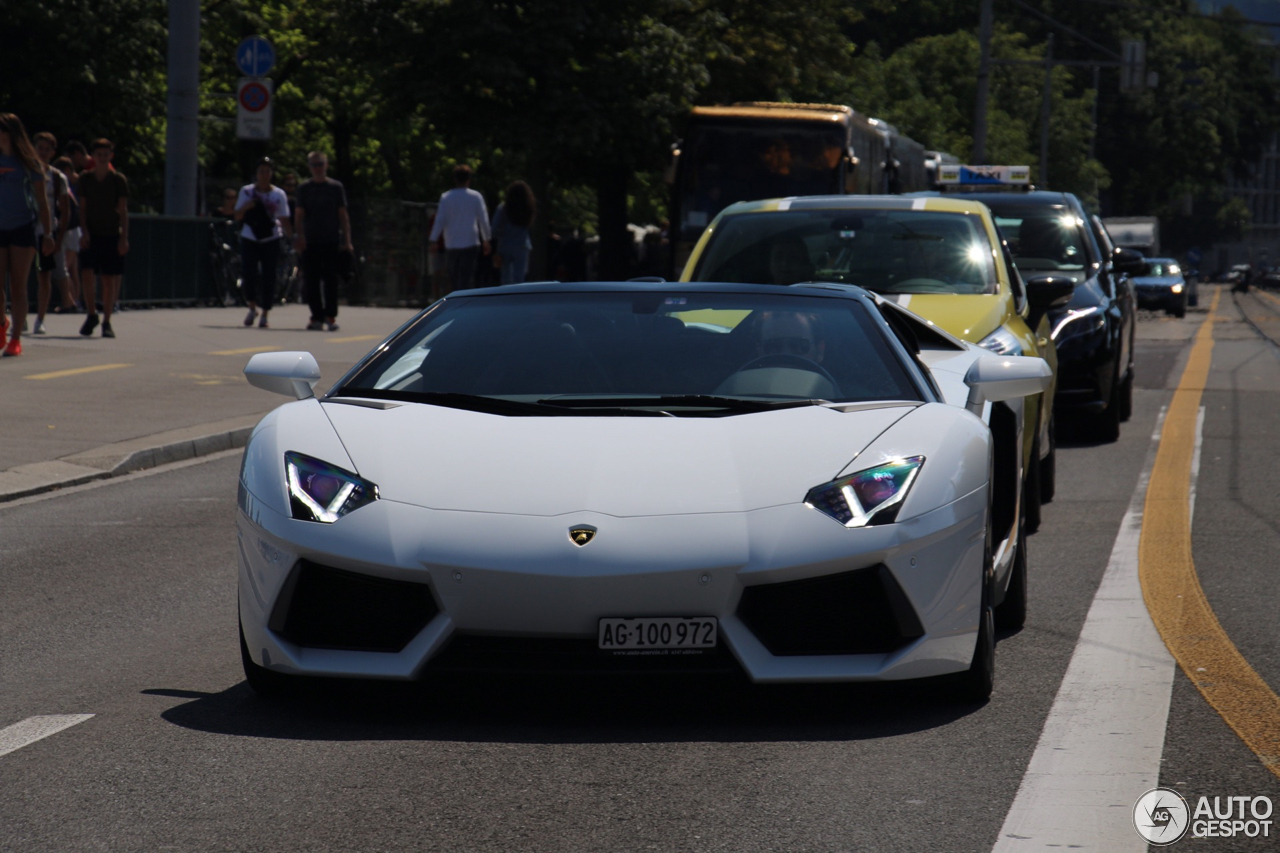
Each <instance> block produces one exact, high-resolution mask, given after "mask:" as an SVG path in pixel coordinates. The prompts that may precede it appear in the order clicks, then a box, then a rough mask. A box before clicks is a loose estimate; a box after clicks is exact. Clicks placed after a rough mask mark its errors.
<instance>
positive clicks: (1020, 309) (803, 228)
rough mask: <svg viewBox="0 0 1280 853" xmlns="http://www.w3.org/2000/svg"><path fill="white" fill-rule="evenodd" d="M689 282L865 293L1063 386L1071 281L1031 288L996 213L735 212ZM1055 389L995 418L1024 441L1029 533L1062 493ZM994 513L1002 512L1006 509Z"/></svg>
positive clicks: (706, 236) (921, 205) (914, 204)
mask: <svg viewBox="0 0 1280 853" xmlns="http://www.w3.org/2000/svg"><path fill="white" fill-rule="evenodd" d="M681 281H720V282H730V283H753V284H796V283H799V282H810V281H820V282H833V283H838V284H853V285H858V286H859V287H862V288H865V289H866V290H869V291H871V292H873V293H876V294H879V295H880V296H882V297H883V298H885V299H887V300H890V301H893V302H896V303H897V304H898V305H899V306H901V307H903V308H906V309H908V310H909V311H911V312H913V313H915V314H917V315H919V316H921V317H923V318H924V319H925V320H927V321H929V322H930V323H931V324H933V325H936V326H938V327H940V328H941V329H942V330H944V331H946V332H949V333H950V334H952V335H954V336H955V337H958V338H960V339H962V340H965V341H969V342H970V343H974V344H977V345H979V346H981V347H985V348H986V349H989V350H991V351H992V352H995V353H999V354H1002V355H1028V356H1040V357H1042V358H1044V359H1045V360H1046V361H1048V362H1049V364H1050V365H1051V366H1052V367H1053V369H1054V373H1055V387H1056V374H1057V361H1058V359H1057V351H1056V349H1055V347H1054V344H1053V341H1052V338H1051V336H1050V328H1049V322H1048V319H1047V316H1046V315H1047V312H1048V310H1049V308H1050V307H1051V306H1052V305H1056V304H1058V303H1060V302H1063V301H1064V300H1065V299H1067V298H1069V297H1070V294H1071V292H1072V283H1071V282H1070V280H1069V279H1066V278H1063V279H1061V280H1058V279H1056V278H1053V277H1047V278H1039V279H1037V280H1036V281H1035V282H1034V285H1033V286H1032V287H1030V288H1029V287H1028V286H1027V284H1025V283H1024V282H1023V280H1022V278H1021V277H1020V276H1019V275H1018V272H1017V270H1016V268H1015V267H1014V265H1013V261H1012V258H1011V257H1010V255H1009V252H1008V250H1007V247H1006V246H1005V245H1004V243H1003V242H1002V241H1001V239H1000V236H999V232H998V231H997V230H996V225H995V221H994V220H993V218H992V215H991V212H990V210H989V209H988V208H987V206H986V205H985V204H983V203H981V202H978V201H969V200H957V199H951V198H945V197H942V198H904V197H902V196H850V195H840V196H806V197H797V198H784V199H769V200H765V201H753V202H741V203H738V204H734V205H731V206H730V207H727V208H725V210H724V211H723V212H721V213H720V214H719V215H718V216H717V217H716V218H715V220H714V221H713V222H712V223H711V225H710V227H708V228H707V230H706V231H705V232H704V233H703V235H702V238H701V239H700V240H699V241H698V243H697V245H696V246H695V247H694V250H693V254H692V255H691V256H690V257H689V261H688V263H687V264H686V265H685V267H684V271H683V273H682V275H681ZM1053 391H1054V388H1053V387H1051V388H1050V390H1049V391H1047V392H1046V393H1045V394H1043V395H1040V396H1035V397H1027V398H1026V400H1025V402H1024V404H1023V405H1022V406H1021V407H1017V408H1018V409H1019V410H1018V411H1013V410H1010V411H1009V412H1008V415H1009V416H1011V417H1012V419H1013V421H1014V422H1013V423H1010V424H1004V423H1002V421H1003V419H1005V417H1006V415H1005V414H1002V413H1000V412H993V413H992V418H991V421H990V423H991V428H992V431H993V433H995V432H997V431H1007V432H1008V433H1009V434H1010V435H1012V436H1015V437H1016V436H1021V442H1022V453H1021V454H1016V455H1019V456H1021V459H1020V461H1019V464H1018V465H1017V468H1018V469H1019V470H1018V472H1017V474H1016V480H1017V483H1018V488H1017V489H1016V491H1017V492H1020V493H1021V497H1020V499H1015V500H1014V501H1013V506H1014V507H1017V508H1018V510H1013V509H1012V508H1010V509H1008V510H1006V512H1012V513H1013V516H1014V518H1016V517H1018V516H1022V517H1024V518H1025V521H1026V529H1027V532H1031V531H1034V530H1035V529H1036V528H1037V527H1038V526H1039V522H1040V504H1041V502H1042V501H1048V500H1051V499H1052V497H1053V491H1054V479H1055V476H1054V468H1055V462H1054V460H1055V456H1056V454H1055V448H1054V425H1053V418H1052V415H1053ZM1001 405H1002V406H1003V405H1004V404H1001ZM996 438H997V440H999V436H996ZM1014 440H1016V438H1015V439H1014ZM997 467H1000V463H999V459H997ZM996 476H997V478H999V476H1000V471H997V472H996ZM994 511H995V512H996V514H997V515H1000V514H1001V508H1000V507H999V506H996V507H995V508H994Z"/></svg>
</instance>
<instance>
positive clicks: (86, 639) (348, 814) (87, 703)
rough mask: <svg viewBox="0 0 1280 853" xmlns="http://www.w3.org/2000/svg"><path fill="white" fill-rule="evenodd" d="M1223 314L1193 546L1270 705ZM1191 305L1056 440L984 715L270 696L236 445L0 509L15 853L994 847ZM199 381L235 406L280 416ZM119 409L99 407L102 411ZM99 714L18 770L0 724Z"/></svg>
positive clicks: (652, 688)
mask: <svg viewBox="0 0 1280 853" xmlns="http://www.w3.org/2000/svg"><path fill="white" fill-rule="evenodd" d="M1203 304H1205V301H1204V296H1203V289H1202V305H1203ZM1219 313H1220V314H1221V315H1222V316H1221V321H1220V322H1218V323H1216V324H1215V338H1216V339H1217V345H1216V348H1215V350H1214V354H1213V367H1212V370H1211V372H1210V379H1209V383H1208V386H1209V387H1208V389H1207V390H1206V392H1205V395H1204V398H1203V406H1204V409H1205V417H1204V427H1203V447H1202V453H1201V467H1200V472H1199V476H1198V480H1197V485H1196V499H1195V501H1196V502H1195V515H1194V524H1193V528H1192V545H1193V550H1194V554H1195V562H1196V568H1197V571H1198V572H1199V575H1200V578H1201V582H1202V584H1203V586H1204V588H1205V592H1206V594H1207V596H1208V598H1209V600H1210V603H1211V604H1212V606H1213V608H1214V610H1215V612H1216V613H1217V614H1218V617H1219V619H1220V620H1221V622H1222V624H1223V627H1224V628H1225V629H1226V631H1227V633H1228V635H1229V636H1230V637H1231V638H1232V640H1233V641H1234V642H1235V643H1236V645H1237V647H1238V648H1239V649H1240V651H1241V653H1242V654H1243V655H1244V656H1245V657H1246V659H1247V660H1248V661H1249V663H1250V664H1251V665H1252V666H1253V668H1254V669H1255V670H1256V671H1257V672H1258V673H1259V675H1261V676H1262V677H1263V678H1264V679H1265V680H1266V681H1267V683H1269V684H1270V685H1271V686H1272V688H1273V689H1275V688H1277V687H1280V638H1277V632H1276V630H1275V626H1276V624H1277V620H1276V615H1275V614H1276V613H1277V612H1280V583H1277V577H1276V571H1277V563H1278V561H1277V560H1276V558H1275V556H1274V555H1275V554H1277V553H1280V526H1278V525H1277V523H1276V519H1277V518H1280V514H1278V510H1280V489H1277V487H1276V486H1275V482H1276V478H1275V474H1276V471H1277V465H1276V462H1277V459H1276V455H1277V450H1276V445H1275V441H1274V438H1273V425H1274V424H1275V423H1276V421H1277V416H1278V415H1280V411H1278V408H1280V394H1277V391H1278V390H1280V358H1278V357H1277V355H1276V350H1275V348H1274V347H1272V346H1271V345H1270V344H1267V343H1264V342H1262V341H1261V340H1260V339H1259V338H1258V336H1257V334H1256V332H1254V330H1253V329H1252V328H1251V327H1249V326H1247V325H1246V324H1244V323H1243V322H1241V321H1240V319H1239V314H1238V312H1236V311H1235V308H1234V306H1233V305H1232V304H1231V303H1230V301H1229V300H1224V301H1223V303H1222V304H1221V306H1220V309H1219ZM1204 317H1205V314H1204V312H1203V310H1201V311H1199V312H1195V313H1193V314H1190V315H1188V317H1187V318H1186V319H1185V320H1173V319H1171V318H1163V317H1160V316H1157V315H1155V314H1144V315H1143V317H1142V321H1141V323H1140V334H1139V337H1140V341H1139V346H1138V388H1137V390H1136V393H1135V406H1134V413H1133V417H1132V419H1131V420H1130V421H1129V422H1128V423H1127V424H1125V426H1124V429H1123V432H1122V435H1121V439H1120V441H1118V442H1116V443H1115V444H1111V445H1100V446H1094V445H1087V444H1080V443H1071V442H1069V441H1068V442H1065V443H1064V444H1063V445H1062V446H1060V448H1059V454H1060V455H1059V459H1058V489H1057V498H1056V499H1055V500H1054V501H1053V503H1052V504H1049V505H1047V506H1046V507H1045V510H1044V522H1043V526H1042V528H1041V530H1040V532H1039V533H1037V534H1036V535H1035V536H1033V537H1032V538H1031V540H1030V546H1029V553H1030V558H1031V561H1030V577H1031V585H1030V608H1029V611H1030V615H1029V619H1028V624H1027V627H1026V628H1025V629H1023V630H1022V631H1021V632H1018V633H1016V634H1012V635H1007V636H1003V637H1001V639H1000V643H999V647H998V652H997V688H996V693H995V696H994V698H993V699H992V700H991V702H989V703H988V704H986V705H984V706H982V707H956V706H949V705H945V704H942V703H939V702H938V701H937V697H936V696H935V695H934V694H933V691H932V689H931V688H930V687H928V686H923V687H922V686H915V685H892V686H873V687H857V686H824V687H799V688H797V687H768V688H759V687H751V686H749V685H743V684H740V683H737V682H732V681H710V682H708V681H698V682H685V681H680V682H654V681H643V680H641V681H635V680H625V681H605V682H599V681H556V682H545V681H534V680H515V681H503V682H500V683H474V682H465V681H464V682H459V681H452V682H433V683H430V684H427V685H422V686H416V687H411V688H403V687H395V688H384V687H352V688H349V689H345V690H337V691H325V692H323V693H319V694H316V695H313V696H308V697H306V698H304V699H302V700H299V701H292V702H285V703H278V702H267V701H263V700H260V699H259V698H257V697H256V696H255V695H254V694H253V693H252V691H250V690H249V688H248V687H247V685H246V684H245V683H244V681H243V676H242V673H241V671H240V662H239V656H238V652H237V647H236V633H235V618H236V617H235V591H234V590H235V555H234V541H235V537H234V532H233V528H232V523H231V520H232V515H233V512H234V499H235V480H236V469H237V465H238V463H239V456H238V453H236V452H235V451H231V452H227V453H223V454H221V455H218V456H213V457H207V458H205V459H201V460H195V461H193V462H187V463H180V464H179V465H176V466H169V467H167V468H160V469H155V470H154V471H149V472H145V473H142V474H135V475H130V476H127V477H122V478H117V479H112V480H106V481H101V482H98V483H93V484H90V485H88V486H81V487H77V488H73V489H66V490H63V491H60V492H55V493H52V494H48V495H44V496H41V497H39V498H33V499H26V500H22V501H16V502H11V503H8V504H0V851H14V853H29V851H30V853H34V852H35V851H59V852H60V851H69V850H75V851H99V850H102V851H157V850H181V851H266V850H271V851H354V850H359V851H384V850H385V851H400V850H406V851H408V850H414V851H425V850H433V851H434V850H439V851H490V850H493V851H497V850H502V851H506V850H520V851H621V850H659V851H704V850H705V851H722V850H723V851H870V850H877V851H879V850H885V851H898V850H902V851H920V850H945V851H989V850H991V849H992V847H993V845H995V844H996V843H997V841H998V840H1000V834H1001V828H1002V824H1003V822H1004V820H1005V817H1006V815H1007V813H1008V812H1009V810H1010V806H1011V803H1013V801H1014V799H1015V796H1016V795H1017V793H1018V790H1019V786H1020V785H1021V784H1022V783H1023V779H1024V774H1025V772H1026V770H1027V768H1028V764H1029V762H1030V761H1031V758H1032V755H1033V753H1034V752H1035V751H1036V748H1037V743H1038V741H1039V739H1040V737H1041V732H1042V729H1044V727H1045V722H1046V719H1047V716H1048V715H1049V713H1050V710H1051V708H1053V707H1054V700H1055V696H1056V694H1057V693H1058V689H1059V685H1060V684H1061V682H1062V680H1063V676H1064V673H1065V672H1066V671H1067V667H1068V663H1069V662H1070V661H1071V658H1072V655H1073V652H1074V651H1075V650H1076V648H1077V641H1078V637H1079V635H1080V632H1081V627H1082V625H1083V624H1084V622H1085V618H1086V615H1087V614H1088V613H1089V611H1090V607H1091V604H1092V603H1093V601H1094V596H1095V593H1096V592H1097V590H1098V587H1099V582H1100V580H1101V579H1102V577H1103V573H1104V570H1105V569H1106V567H1107V563H1108V559H1109V556H1110V555H1111V552H1112V549H1113V545H1114V543H1115V541H1116V538H1117V535H1118V533H1120V527H1121V520H1122V518H1123V517H1124V515H1125V512H1126V509H1127V508H1128V507H1129V504H1130V501H1131V499H1132V497H1133V494H1134V491H1135V488H1137V487H1138V485H1139V481H1140V479H1141V475H1142V472H1143V470H1144V465H1145V464H1147V460H1148V457H1149V455H1150V451H1151V448H1152V435H1153V433H1155V431H1156V429H1157V424H1158V420H1159V418H1160V415H1161V411H1162V409H1163V407H1165V406H1167V405H1168V403H1169V401H1170V399H1171V396H1172V390H1173V388H1174V387H1176V385H1177V383H1178V381H1179V378H1180V376H1181V370H1182V366H1183V365H1184V364H1185V363H1186V360H1187V355H1188V350H1189V346H1190V341H1191V337H1192V335H1193V334H1194V333H1195V331H1196V330H1197V328H1198V327H1199V325H1200V324H1201V322H1202V321H1203V319H1204ZM274 319H275V316H274V315H273V320H274ZM116 326H117V331H118V332H119V333H121V335H122V338H123V337H124V334H123V330H124V329H125V328H127V325H126V323H125V322H124V320H122V321H121V322H119V323H117V324H116ZM253 331H254V332H256V331H257V330H253ZM227 333H228V334H230V333H231V331H230V330H228V332H227ZM219 334H221V333H219ZM266 334H273V335H274V334H277V333H276V331H275V330H271V331H270V332H267V333H266ZM279 334H281V335H284V334H287V333H285V332H280V333H279ZM73 343H74V342H73ZM81 343H82V342H81ZM94 343H98V342H97V341H96V340H95V341H94ZM108 343H110V342H108ZM206 343H208V344H209V345H206ZM72 345H73V344H71V343H69V344H67V346H68V347H70V346H72ZM213 345H216V346H223V345H222V344H221V343H217V344H213V342H206V341H201V342H200V343H199V344H198V345H197V344H192V345H191V347H190V349H191V350H193V352H192V353H189V354H188V355H190V357H191V358H193V359H194V358H196V357H197V355H199V354H200V353H207V352H209V351H211V346H213ZM248 345H249V344H246V346H248ZM333 346H335V347H337V346H341V345H338V344H335V345H333ZM363 346H365V347H367V346H369V342H365V343H364V344H363ZM200 347H203V349H200ZM175 348H176V346H175ZM225 348H227V349H230V348H233V347H225ZM198 349H199V353H197V352H194V351H195V350H198ZM357 349H358V348H357ZM29 351H37V347H35V346H33V347H31V348H30V350H29ZM358 354H359V352H358V351H356V352H353V353H351V354H350V356H349V358H354V357H355V356H356V355H358ZM242 357H243V356H242ZM24 358H25V356H24ZM175 358H176V357H175ZM330 361H332V362H337V361H339V359H332V360H330ZM340 366H341V365H340V364H336V363H335V364H333V367H334V368H335V369H337V368H339V367H340ZM3 367H5V368H9V367H10V365H3ZM325 367H326V374H327V375H329V367H330V364H325ZM124 371H125V369H123V368H122V369H120V375H121V376H124V375H125V374H124ZM163 372H164V371H163V370H162V369H161V368H160V367H159V366H156V368H155V371H154V375H156V376H160V375H161V374H162V373H163ZM167 372H168V373H170V374H172V373H177V372H186V369H185V368H182V367H172V368H169V369H168V370H167ZM223 372H225V373H227V374H228V375H231V373H232V371H231V370H230V369H229V368H228V370H226V371H220V372H219V375H221V374H222V373H223ZM108 373H109V371H103V372H102V373H101V374H100V376H102V377H105V376H107V374H108ZM333 375H334V376H336V374H333ZM170 378H172V377H170ZM103 381H104V382H105V379H104V380H103ZM122 385H123V383H122ZM211 387H214V388H215V389H216V390H217V394H218V395H219V396H218V401H219V402H218V406H217V410H218V412H219V413H222V412H225V411H227V410H228V408H232V409H237V411H243V412H248V413H251V412H253V411H254V407H257V408H259V409H265V408H267V407H269V405H270V403H271V402H273V401H272V400H271V399H270V398H269V397H266V396H265V395H263V394H262V392H259V391H256V390H254V389H250V388H248V387H247V386H238V385H233V384H230V383H228V384H227V385H226V386H225V387H223V386H211ZM174 393H178V392H174ZM200 393H202V392H200V391H199V390H198V389H189V390H188V393H187V396H189V397H195V396H198V395H199V394H200ZM127 397H128V395H123V394H118V395H105V396H104V398H103V401H102V402H100V403H98V405H101V406H103V407H104V408H103V409H102V411H103V412H104V413H105V414H106V417H105V420H106V421H107V422H111V420H112V418H111V415H112V414H113V413H114V412H115V407H116V406H119V407H121V408H124V407H126V403H125V402H124V401H125V400H126V399H127ZM177 402H178V401H176V400H175V401H173V403H174V405H175V406H176V405H177ZM264 404H265V405H264ZM195 405H197V406H202V407H203V406H205V405H206V402H198V403H196V404H195ZM121 417H122V418H127V417H132V415H129V414H127V413H125V414H122V415H121ZM85 440H89V439H88V438H86V439H85ZM21 461H29V460H28V459H26V458H24V459H22V460H21ZM0 467H3V464H2V463H0ZM89 714H91V715H93V716H92V717H91V718H88V719H84V720H83V721H80V722H78V723H76V724H75V725H69V726H68V727H66V728H64V729H62V730H60V731H57V732H56V733H54V734H51V735H49V736H48V737H45V738H43V739H40V740H36V741H34V742H31V743H29V744H26V745H23V746H21V748H15V749H12V751H9V752H7V753H5V752H4V751H3V750H4V738H3V732H4V730H5V727H11V728H12V727H13V726H15V725H21V724H22V723H23V721H27V720H30V719H31V718H33V717H43V716H51V715H89ZM1166 722H1167V727H1166V729H1165V738H1164V745H1163V757H1162V763H1161V765H1160V768H1161V769H1160V773H1159V779H1160V783H1161V784H1163V785H1169V786H1176V787H1177V788H1178V790H1181V791H1183V792H1185V794H1186V796H1188V798H1189V799H1191V800H1192V803H1193V806H1194V797H1196V796H1199V795H1208V796H1209V797H1211V798H1212V797H1213V796H1215V795H1216V796H1222V797H1225V796H1232V795H1249V796H1255V795H1264V796H1269V797H1270V798H1271V801H1272V802H1280V779H1277V776H1276V775H1274V774H1273V773H1272V772H1271V771H1270V770H1268V769H1267V768H1266V767H1264V766H1263V764H1262V762H1261V761H1260V760H1259V758H1258V757H1257V756H1256V755H1254V754H1253V753H1252V752H1250V751H1249V749H1247V748H1246V747H1245V746H1244V745H1243V743H1242V742H1241V740H1240V739H1239V738H1238V737H1237V736H1236V734H1235V733H1234V732H1233V731H1232V729H1231V728H1230V727H1229V726H1228V724H1227V723H1226V722H1225V721H1224V720H1223V719H1222V718H1221V717H1220V716H1219V715H1218V713H1217V712H1216V711H1214V710H1213V708H1211V707H1210V706H1209V705H1208V704H1207V703H1206V702H1205V700H1204V699H1203V698H1202V697H1201V695H1200V693H1199V692H1198V691H1197V689H1196V687H1195V686H1194V685H1193V684H1192V683H1191V682H1190V681H1189V680H1188V679H1187V678H1186V676H1185V675H1184V674H1183V673H1181V672H1178V673H1176V674H1175V675H1174V677H1173V687H1172V694H1171V700H1170V705H1169V713H1168V719H1167V721H1164V720H1139V721H1135V728H1140V727H1142V726H1146V725H1157V724H1159V725H1165V724H1166ZM1142 793H1143V792H1142V790H1134V791H1133V792H1132V798H1133V800H1136V799H1137V797H1138V796H1139V795H1140V794H1142ZM1102 817H1106V816H1100V819H1102ZM1273 820H1277V821H1280V816H1277V817H1276V818H1273ZM1273 829H1274V827H1273ZM1135 837H1136V836H1135ZM1130 843H1132V842H1130ZM1275 845H1276V842H1275V839H1274V833H1273V837H1272V838H1270V839H1267V840H1265V841H1263V840H1254V841H1249V840H1247V839H1243V838H1235V839H1221V838H1215V839H1191V838H1187V839H1184V840H1183V841H1181V842H1179V843H1178V845H1177V846H1176V847H1175V849H1181V848H1183V847H1185V848H1189V849H1196V850H1206V851H1208V850H1212V851H1234V850H1270V849H1275ZM1095 849H1101V848H1095ZM1139 849H1140V848H1139Z"/></svg>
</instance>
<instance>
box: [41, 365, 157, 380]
mask: <svg viewBox="0 0 1280 853" xmlns="http://www.w3.org/2000/svg"><path fill="white" fill-rule="evenodd" d="M121 367H133V365H132V364H95V365H94V366H93V367H75V368H72V369H70V370H55V371H53V372H51V373H31V374H28V375H27V376H24V377H22V378H23V379H61V378H62V377H64V376H78V375H80V374H81V373H97V372H98V371H99V370H116V369H118V368H121Z"/></svg>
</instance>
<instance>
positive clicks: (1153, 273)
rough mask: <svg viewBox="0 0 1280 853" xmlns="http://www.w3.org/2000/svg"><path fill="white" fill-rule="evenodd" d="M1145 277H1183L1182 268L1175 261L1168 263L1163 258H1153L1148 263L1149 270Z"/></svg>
mask: <svg viewBox="0 0 1280 853" xmlns="http://www.w3.org/2000/svg"><path fill="white" fill-rule="evenodd" d="M1143 275H1144V276H1150V277H1152V278H1164V277H1166V276H1176V275H1182V268H1181V267H1180V266H1178V265H1177V264H1176V263H1174V262H1173V261H1166V260H1164V259H1163V258H1152V259H1151V260H1149V261H1147V269H1146V272H1144V273H1143Z"/></svg>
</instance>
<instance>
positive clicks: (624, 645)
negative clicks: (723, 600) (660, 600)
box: [599, 616, 717, 651]
mask: <svg viewBox="0 0 1280 853" xmlns="http://www.w3.org/2000/svg"><path fill="white" fill-rule="evenodd" d="M716 634H717V630H716V619H715V617H714V616H699V617H695V618H692V619H681V618H670V617H662V618H636V619H601V620H600V628H599V644H600V648H602V649H608V650H619V651H620V650H628V651H629V650H633V649H714V648H715V647H716Z"/></svg>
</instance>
